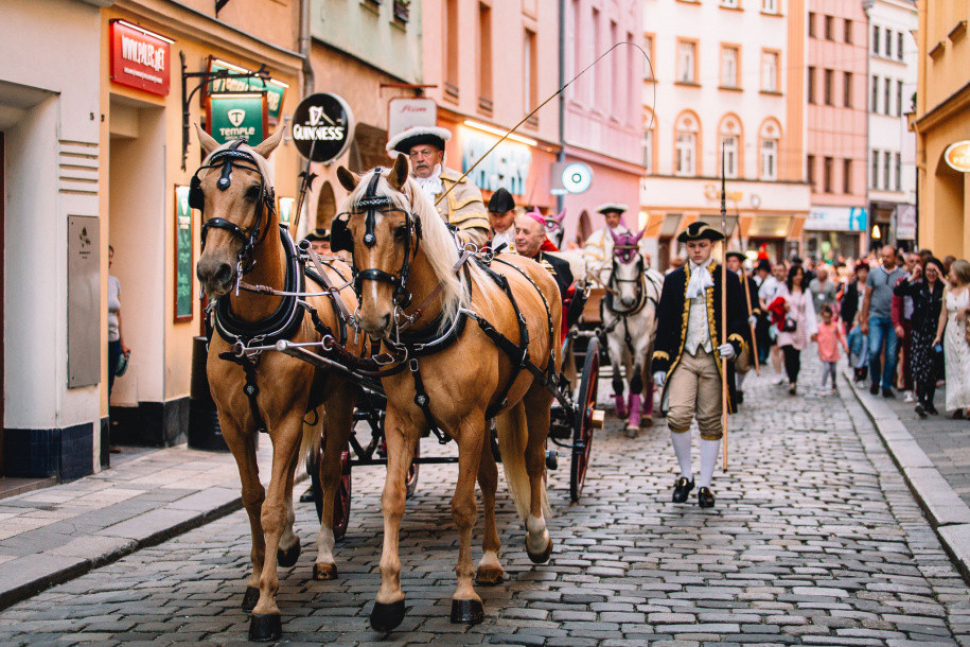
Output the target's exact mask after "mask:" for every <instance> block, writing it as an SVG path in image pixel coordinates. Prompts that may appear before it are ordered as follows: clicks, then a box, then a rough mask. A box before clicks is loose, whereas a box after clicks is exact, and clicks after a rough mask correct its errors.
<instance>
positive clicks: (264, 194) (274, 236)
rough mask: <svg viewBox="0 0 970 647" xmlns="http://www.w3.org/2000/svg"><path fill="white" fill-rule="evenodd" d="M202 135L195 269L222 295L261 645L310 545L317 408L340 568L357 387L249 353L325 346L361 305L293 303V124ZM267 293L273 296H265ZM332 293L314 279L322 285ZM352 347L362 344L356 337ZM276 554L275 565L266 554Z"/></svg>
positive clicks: (222, 370)
mask: <svg viewBox="0 0 970 647" xmlns="http://www.w3.org/2000/svg"><path fill="white" fill-rule="evenodd" d="M198 130H199V140H200V143H201V144H202V148H203V150H204V151H205V153H206V154H207V157H206V160H205V162H204V163H203V165H202V167H201V168H200V169H199V170H198V171H197V172H196V175H195V178H193V181H192V191H191V196H190V199H189V200H190V203H191V204H192V206H193V207H194V208H197V209H201V210H202V211H203V213H204V216H205V222H204V224H203V226H202V245H203V252H202V255H201V257H200V258H199V262H198V264H197V266H196V273H197V274H198V277H199V280H200V281H201V283H202V286H203V287H204V288H205V291H206V292H207V293H208V294H209V295H210V296H211V297H216V298H217V299H218V301H217V302H216V305H215V308H214V312H213V322H214V328H215V334H213V336H212V339H211V341H210V344H209V359H208V364H207V373H208V376H209V384H210V385H211V387H210V388H211V390H212V397H213V398H214V399H215V403H216V407H217V408H218V411H219V423H220V425H221V426H222V434H223V437H224V438H225V441H226V444H227V445H228V446H229V449H230V450H231V451H232V454H233V457H234V458H235V459H236V463H237V464H238V467H239V476H240V479H241V481H242V500H243V506H244V507H245V508H246V512H247V513H249V524H250V527H251V530H252V536H253V548H252V563H253V572H252V575H251V576H250V578H249V582H248V584H247V587H246V595H245V598H244V599H243V609H245V610H247V611H250V610H251V611H252V612H253V615H252V618H251V621H250V628H249V636H250V638H251V639H253V640H276V639H278V638H279V637H280V635H281V633H282V625H281V621H280V611H279V608H278V607H277V605H276V600H275V597H276V592H277V590H278V589H279V578H278V574H277V562H278V563H279V565H281V566H292V565H293V564H295V563H296V560H297V558H298V557H299V554H300V541H299V538H298V537H297V536H296V535H295V534H294V533H293V516H294V515H293V477H294V471H295V469H296V466H297V462H298V459H299V456H300V454H301V449H302V450H303V452H307V451H309V449H310V448H311V447H312V446H313V445H314V444H315V443H316V442H319V428H314V427H311V426H309V425H306V426H305V425H304V423H303V419H304V416H305V415H306V414H307V412H308V410H310V409H314V408H316V407H319V406H320V405H322V408H323V410H324V411H325V416H324V424H325V427H324V428H325V431H326V433H325V443H326V446H325V451H324V461H323V464H322V466H321V468H320V469H321V481H322V488H323V501H324V506H323V517H322V518H323V523H322V524H321V527H320V533H319V536H318V538H317V547H318V555H317V559H316V563H315V564H314V578H315V579H332V578H334V577H336V574H337V569H336V565H335V564H334V559H333V552H332V551H333V544H334V538H333V531H332V528H331V527H330V526H331V524H332V519H333V504H334V497H335V494H336V491H337V486H338V484H339V482H340V476H341V467H340V453H341V451H342V449H343V448H344V446H345V445H346V443H347V438H348V434H349V433H350V430H351V427H352V424H353V420H352V419H353V407H354V402H355V400H356V387H355V385H353V384H350V383H348V382H346V381H344V380H343V379H339V378H337V377H336V376H333V375H327V374H326V373H325V372H323V371H321V370H319V369H315V368H314V367H313V366H311V365H310V364H308V363H306V362H303V361H300V360H299V359H295V358H293V357H289V356H287V355H284V354H283V353H278V352H274V351H254V350H250V349H249V347H251V346H258V345H264V346H266V345H272V344H274V343H276V341H278V340H281V339H286V340H290V341H293V342H315V341H319V340H320V339H321V330H322V329H326V328H329V329H330V330H332V331H339V330H341V327H342V326H343V323H342V322H341V321H340V319H339V318H338V317H339V315H338V308H339V307H340V306H341V305H342V307H343V308H344V309H346V311H348V312H353V311H354V309H355V308H356V307H357V300H356V298H355V297H354V295H353V294H350V293H349V292H350V290H345V291H343V292H342V293H341V294H339V295H337V296H336V297H333V298H328V297H327V296H312V297H305V298H303V300H302V303H301V301H300V299H298V298H297V297H296V296H294V293H299V292H302V291H303V274H302V270H301V268H300V266H299V259H298V257H297V251H296V249H295V247H294V245H293V241H292V239H290V236H289V233H288V232H287V231H286V230H285V229H283V228H281V227H280V223H279V217H278V215H277V214H276V211H275V209H274V203H275V199H274V197H273V187H272V178H271V174H270V169H269V166H268V164H267V161H266V157H267V156H268V155H269V154H270V153H271V152H272V151H273V149H275V148H276V146H277V145H278V144H279V143H280V139H281V136H282V133H283V129H282V128H279V129H278V130H277V131H276V134H275V135H273V136H272V137H270V138H269V139H267V140H266V141H264V142H262V143H261V144H259V145H258V146H255V147H250V146H247V145H245V144H243V143H242V142H241V141H236V142H232V143H230V144H226V145H223V146H219V144H218V143H217V142H216V141H215V140H214V139H213V138H212V137H210V136H209V135H208V134H207V133H205V131H203V130H202V129H201V128H200V129H198ZM341 266H342V268H343V270H342V273H343V274H344V275H346V276H347V277H349V275H350V268H349V267H347V266H346V265H342V264H340V263H335V264H332V265H329V264H328V265H327V266H325V267H324V266H322V265H317V268H318V269H319V268H321V267H324V273H325V274H327V276H326V277H325V280H324V282H327V281H329V282H330V284H331V285H334V284H337V283H345V282H346V279H344V278H341V276H340V270H339V268H340V267H341ZM243 275H245V280H246V281H247V283H245V284H243V287H244V291H242V292H240V291H239V289H238V287H237V288H236V290H235V292H233V288H234V286H237V285H239V282H241V280H242V278H243ZM256 286H258V287H259V288H260V290H261V292H263V293H257V292H255V291H254V287H256ZM325 287H326V286H324V285H321V286H319V287H316V286H312V284H311V290H321V289H324V288H325ZM264 288H265V289H264ZM277 293H282V295H279V294H277ZM317 294H318V295H319V294H320V292H317ZM338 299H342V300H343V301H342V303H338V301H337V300H338ZM314 315H315V317H316V319H317V322H316V323H315V322H314V321H313V318H314ZM334 334H335V335H337V334H338V333H336V332H335V333H334ZM348 343H349V344H350V345H351V346H353V339H352V338H351V339H350V340H348ZM356 350H358V351H359V347H358V348H356ZM227 360H228V361H227ZM316 413H317V414H320V413H321V411H320V410H318V411H317V412H316ZM259 430H265V431H266V432H267V433H268V435H269V439H270V442H272V444H273V467H272V475H271V477H270V482H269V489H268V491H264V489H263V486H262V484H261V483H260V480H259V467H258V466H257V464H256V436H257V433H259ZM267 554H268V555H272V556H274V558H270V559H266V555H267Z"/></svg>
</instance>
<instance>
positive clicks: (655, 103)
mask: <svg viewBox="0 0 970 647" xmlns="http://www.w3.org/2000/svg"><path fill="white" fill-rule="evenodd" d="M620 45H629V46H630V47H635V48H636V49H638V50H640V53H641V54H643V57H644V58H645V59H646V61H647V65H649V66H650V77H651V78H656V76H655V75H654V73H653V61H651V60H650V56H649V55H648V54H647V53H646V52H645V51H644V50H643V48H642V47H640V46H639V45H637V44H636V43H634V42H631V41H628V40H624V41H621V42H619V43H616V44H615V45H613V47H611V48H609V49H608V50H606V51H605V52H603V53H602V54H600V55H599V56H597V57H596V58H595V59H594V60H593V62H592V63H590V64H589V65H587V66H586V67H584V68H583V69H582V70H580V71H579V73H578V74H577V75H576V76H574V77H573V78H571V79H569V80H568V81H566V83H565V84H564V85H563V86H562V87H561V88H559V89H558V90H556V91H555V92H553V93H552V94H551V95H549V97H548V98H547V99H546V100H545V101H543V102H542V103H540V104H539V105H538V106H536V107H535V108H533V109H532V112H530V113H529V114H527V115H526V116H524V117H522V119H520V120H519V123H517V124H515V125H514V126H512V129H511V130H509V131H508V132H507V133H505V134H504V135H502V138H501V139H499V140H498V141H497V142H495V143H494V144H493V145H492V147H491V148H489V149H488V150H487V151H485V154H484V155H482V156H481V157H479V158H478V159H477V160H476V161H475V163H474V164H472V165H471V166H470V167H469V169H468V170H467V171H465V172H464V173H462V174H461V177H460V178H458V181H457V182H455V183H454V184H452V185H451V186H450V187H448V189H447V190H446V191H445V192H444V193H442V194H441V195H440V196H438V199H437V200H435V201H434V203H435V206H438V203H440V202H441V201H442V200H444V199H445V196H447V195H448V194H449V193H451V190H452V189H454V188H455V187H456V186H458V185H459V184H461V181H462V180H464V179H465V178H466V177H468V174H469V173H471V172H472V171H474V170H475V167H476V166H478V165H479V164H480V163H481V162H482V160H484V159H485V158H486V157H488V156H489V155H490V154H491V153H492V151H493V150H495V149H496V148H498V145H499V144H501V143H502V142H504V141H505V140H506V139H508V138H509V136H510V135H512V134H513V133H515V131H516V130H518V129H519V126H521V125H522V124H524V123H525V122H526V121H528V120H529V119H530V118H531V117H532V115H534V114H535V113H537V112H539V111H540V110H541V109H542V108H543V107H545V105H546V104H547V103H549V102H550V101H552V100H553V99H555V98H556V97H558V96H559V95H560V94H562V92H563V91H564V90H565V89H566V88H568V87H569V86H570V85H572V84H573V82H574V81H575V80H576V79H578V78H579V77H581V76H582V75H584V74H586V72H588V71H589V70H590V69H592V68H593V66H595V65H596V64H597V63H599V62H600V61H601V60H602V59H604V58H605V57H606V56H607V55H608V54H609V53H610V52H612V51H613V50H614V49H616V48H617V47H619V46H620ZM653 107H654V110H651V111H650V126H649V127H650V128H652V127H653V113H654V111H655V109H656V107H657V83H656V81H654V84H653ZM560 143H562V142H560ZM533 188H535V187H534V186H533Z"/></svg>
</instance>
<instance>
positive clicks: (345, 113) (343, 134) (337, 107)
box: [290, 92, 354, 162]
mask: <svg viewBox="0 0 970 647" xmlns="http://www.w3.org/2000/svg"><path fill="white" fill-rule="evenodd" d="M290 134H291V135H292V136H293V143H294V144H296V148H297V150H298V151H300V155H302V156H303V157H304V158H306V159H308V160H311V161H313V162H329V161H331V160H335V159H337V158H338V157H340V156H341V155H343V153H344V151H345V150H347V146H349V145H350V142H351V141H352V140H353V139H354V115H353V113H352V112H351V111H350V106H348V105H347V102H346V101H344V100H343V99H341V98H340V97H338V96H337V95H336V94H330V93H328V92H321V93H318V94H311V95H310V96H308V97H307V98H306V99H304V100H303V101H301V102H300V105H298V106H297V107H296V111H295V112H294V113H293V126H292V128H291V133H290Z"/></svg>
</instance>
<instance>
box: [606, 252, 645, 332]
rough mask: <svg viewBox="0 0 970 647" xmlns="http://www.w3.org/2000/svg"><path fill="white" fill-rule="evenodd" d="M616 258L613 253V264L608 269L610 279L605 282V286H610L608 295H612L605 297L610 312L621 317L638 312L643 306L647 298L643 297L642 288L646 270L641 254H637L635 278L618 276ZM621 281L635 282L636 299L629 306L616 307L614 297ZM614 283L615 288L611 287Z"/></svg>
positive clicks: (617, 294) (618, 267)
mask: <svg viewBox="0 0 970 647" xmlns="http://www.w3.org/2000/svg"><path fill="white" fill-rule="evenodd" d="M617 258H618V256H617V255H616V254H614V255H613V266H612V268H611V270H610V279H609V281H607V284H606V287H607V288H610V290H611V293H612V294H609V296H611V297H613V298H608V299H607V307H608V308H609V309H610V312H612V313H613V314H615V315H619V316H621V317H625V316H629V315H634V314H636V313H638V312H640V310H641V309H642V308H643V306H644V305H645V304H646V302H647V299H646V298H644V293H645V289H644V288H645V280H646V279H645V274H646V270H645V268H644V262H643V256H641V255H640V254H637V260H636V262H637V274H636V276H637V278H635V279H621V278H620V277H619V276H618V274H619V269H620V264H619V262H618V261H617ZM624 265H626V263H624ZM621 283H636V284H637V292H636V301H635V302H634V304H633V305H632V306H630V307H629V308H624V309H617V308H616V307H614V306H615V304H616V301H617V298H616V297H618V296H619V287H620V284H621ZM614 285H616V287H617V289H616V290H613V289H612V288H613V286H614Z"/></svg>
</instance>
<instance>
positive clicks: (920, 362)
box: [893, 258, 945, 418]
mask: <svg viewBox="0 0 970 647" xmlns="http://www.w3.org/2000/svg"><path fill="white" fill-rule="evenodd" d="M944 290H945V288H944V285H943V262H942V261H940V260H939V259H938V258H929V259H927V261H926V266H925V267H923V266H921V265H920V264H919V263H917V264H916V265H914V266H913V273H912V274H911V275H910V276H909V277H908V278H906V279H905V280H903V281H902V282H900V283H899V285H897V286H896V287H895V288H894V289H893V294H895V295H896V296H900V297H911V298H912V299H913V318H912V319H911V321H912V345H911V349H910V355H909V361H910V362H911V363H910V372H911V374H912V375H913V380H914V383H915V387H916V399H917V404H916V414H917V415H918V416H919V417H920V418H925V417H926V416H927V414H930V413H932V414H934V415H935V414H937V413H939V412H938V411H937V410H936V407H935V406H933V396H934V395H935V394H936V381H937V380H938V379H939V375H940V362H939V355H938V354H937V353H936V352H935V351H934V350H933V346H934V343H933V341H934V339H935V338H936V329H937V327H938V325H939V321H940V311H941V310H942V308H943V292H944Z"/></svg>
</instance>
